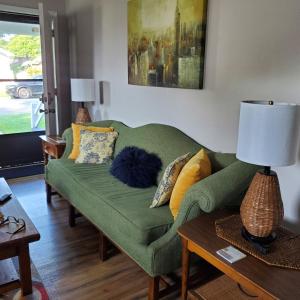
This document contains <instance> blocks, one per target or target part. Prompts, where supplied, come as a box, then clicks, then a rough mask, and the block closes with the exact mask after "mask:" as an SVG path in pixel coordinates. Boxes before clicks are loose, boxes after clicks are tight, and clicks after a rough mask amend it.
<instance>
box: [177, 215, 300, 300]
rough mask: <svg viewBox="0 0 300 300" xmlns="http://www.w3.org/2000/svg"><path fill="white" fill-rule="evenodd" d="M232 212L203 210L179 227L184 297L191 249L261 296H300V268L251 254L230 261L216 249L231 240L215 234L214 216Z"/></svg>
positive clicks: (215, 218) (227, 244)
mask: <svg viewBox="0 0 300 300" xmlns="http://www.w3.org/2000/svg"><path fill="white" fill-rule="evenodd" d="M231 214H232V213H230V212H226V211H217V212H214V213H210V214H203V215H201V216H199V217H198V218H196V219H194V220H192V221H190V222H188V223H186V224H184V225H183V226H181V227H180V228H179V230H178V233H179V235H180V236H181V239H182V244H183V254H182V299H186V298H187V289H188V282H189V278H188V277H189V276H188V275H189V257H190V253H195V254H197V255H198V256H200V257H201V258H202V259H204V260H205V261H207V262H208V263H209V264H211V265H213V266H214V267H215V268H217V269H218V270H220V271H221V272H222V273H224V274H226V275H227V276H228V277H229V278H231V279H232V280H233V281H235V282H237V283H238V284H240V285H241V286H243V287H244V288H246V289H247V290H248V291H250V292H251V293H253V294H254V295H257V296H258V298H259V299H289V300H292V299H295V300H296V299H297V300H298V299H300V289H299V284H300V271H298V270H291V269H284V268H278V267H273V266H268V265H267V264H265V263H264V262H262V261H260V260H258V259H256V258H255V257H253V256H251V255H249V254H247V257H246V258H244V259H242V260H240V261H237V262H235V263H233V264H230V263H229V262H227V261H226V260H224V259H223V258H221V257H220V256H219V255H218V254H217V253H216V251H217V250H219V249H222V248H225V247H227V246H229V245H230V244H229V243H228V242H226V241H225V240H223V239H221V238H219V237H218V236H217V235H216V230H215V220H217V219H221V218H224V217H226V216H229V215H231Z"/></svg>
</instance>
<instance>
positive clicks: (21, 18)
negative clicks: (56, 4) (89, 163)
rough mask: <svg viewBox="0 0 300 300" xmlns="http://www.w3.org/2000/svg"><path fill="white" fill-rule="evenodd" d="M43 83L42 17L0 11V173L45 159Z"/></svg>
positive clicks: (37, 163) (4, 174) (13, 171)
mask: <svg viewBox="0 0 300 300" xmlns="http://www.w3.org/2000/svg"><path fill="white" fill-rule="evenodd" d="M43 86H44V84H43V71H42V53H41V38H40V24H39V17H38V16H33V15H24V14H17V13H9V12H0V175H1V176H6V174H8V173H9V174H11V173H15V177H18V176H21V175H29V174H25V173H26V172H25V173H24V174H21V175H20V174H19V175H18V174H17V170H18V169H22V168H23V167H24V166H29V165H31V166H38V165H40V163H41V161H42V151H41V145H40V140H39V138H38V136H39V135H41V134H43V133H44V132H45V115H44V111H45V108H44V103H43V102H42V101H41V100H42V99H43V90H44V87H43ZM21 173H22V172H21ZM7 177H14V176H11V175H7Z"/></svg>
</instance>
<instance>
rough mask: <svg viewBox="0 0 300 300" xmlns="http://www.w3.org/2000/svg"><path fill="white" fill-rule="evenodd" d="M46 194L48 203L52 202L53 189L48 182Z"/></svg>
mask: <svg viewBox="0 0 300 300" xmlns="http://www.w3.org/2000/svg"><path fill="white" fill-rule="evenodd" d="M46 195H47V203H48V204H50V203H51V195H52V189H51V185H50V184H48V183H47V182H46Z"/></svg>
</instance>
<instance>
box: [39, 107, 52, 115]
mask: <svg viewBox="0 0 300 300" xmlns="http://www.w3.org/2000/svg"><path fill="white" fill-rule="evenodd" d="M40 113H44V114H45V115H47V114H54V113H55V109H54V108H50V109H47V108H46V109H40Z"/></svg>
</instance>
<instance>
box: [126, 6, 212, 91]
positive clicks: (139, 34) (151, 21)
mask: <svg viewBox="0 0 300 300" xmlns="http://www.w3.org/2000/svg"><path fill="white" fill-rule="evenodd" d="M150 1H151V2H150ZM151 4H152V5H151ZM207 9H208V0H128V1H127V29H128V31H127V32H128V36H127V42H128V44H127V48H128V52H127V54H128V56H127V62H128V84H129V85H140V86H152V87H166V88H181V89H203V87H204V71H205V50H206V49H205V47H206V34H207V33H206V31H207V30H206V27H207Z"/></svg>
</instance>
